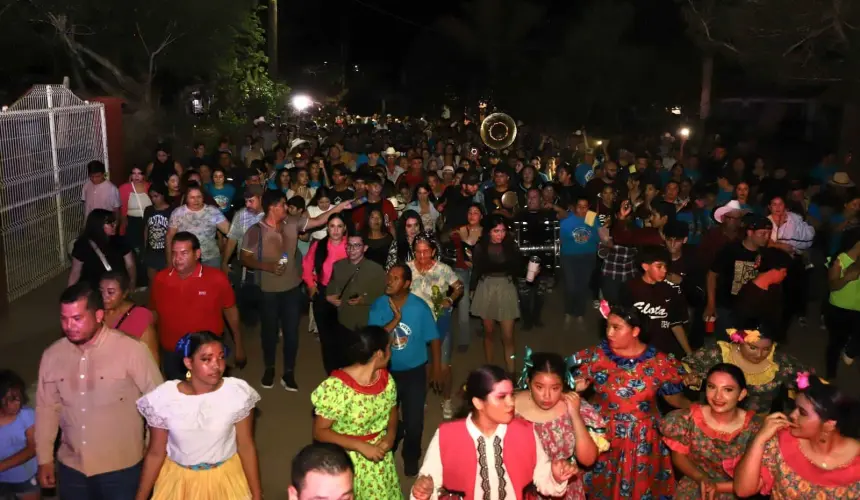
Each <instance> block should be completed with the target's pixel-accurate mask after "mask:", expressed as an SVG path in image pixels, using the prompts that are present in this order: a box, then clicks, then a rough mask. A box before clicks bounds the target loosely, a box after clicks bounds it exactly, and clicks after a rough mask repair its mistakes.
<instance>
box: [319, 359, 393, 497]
mask: <svg viewBox="0 0 860 500" xmlns="http://www.w3.org/2000/svg"><path fill="white" fill-rule="evenodd" d="M379 373H380V375H379V377H378V378H377V380H376V382H374V383H373V384H371V385H367V386H364V385H361V384H359V383H358V382H357V381H356V380H355V379H353V378H352V377H351V376H350V375H349V374H348V373H346V372H345V371H343V370H335V371H333V372H332V374H331V376H330V377H329V378H327V379H325V380H323V381H322V383H321V384H320V385H319V386H317V388H316V389H314V392H313V393H311V402H312V403H313V405H314V411H315V413H316V414H317V415H319V416H320V417H322V418H325V419H327V420H331V421H332V422H333V423H332V426H331V430H332V431H334V432H336V433H338V434H343V435H344V436H349V437H353V438H356V439H361V440H364V441H367V442H368V443H372V444H376V443H378V442H380V441H382V439H383V438H385V435H386V430H387V428H388V419H389V417H390V416H391V409H392V408H394V407H395V406H396V405H397V390H396V388H395V385H394V378H392V377H391V376H390V374H389V373H388V371H387V370H380V372H379ZM348 453H349V456H350V458H352V463H353V465H354V466H355V479H354V483H353V484H354V491H355V499H356V500H401V499H402V498H403V492H402V491H401V490H400V479H399V478H398V477H397V470H396V469H395V468H394V455H393V453H391V452H390V451H389V452H388V453H386V454H385V458H383V459H382V460H381V461H379V462H372V461H370V460H368V459H367V458H365V456H364V455H362V454H361V453H358V452H356V451H349V452H348Z"/></svg>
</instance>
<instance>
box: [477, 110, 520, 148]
mask: <svg viewBox="0 0 860 500" xmlns="http://www.w3.org/2000/svg"><path fill="white" fill-rule="evenodd" d="M516 139H517V123H516V122H515V121H514V119H513V118H511V117H510V116H508V115H506V114H504V113H493V114H491V115H490V116H488V117H486V118H484V121H482V122H481V140H483V141H484V144H486V145H487V147H489V148H490V149H495V150H502V149H507V148H509V147H510V146H511V144H513V143H514V141H515V140H516Z"/></svg>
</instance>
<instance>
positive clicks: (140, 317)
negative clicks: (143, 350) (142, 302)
mask: <svg viewBox="0 0 860 500" xmlns="http://www.w3.org/2000/svg"><path fill="white" fill-rule="evenodd" d="M152 319H153V317H152V312H151V311H150V310H149V309H147V308H145V307H143V306H137V305H135V306H131V309H129V310H128V312H127V313H126V314H124V315H123V316H120V317H119V318H118V319H117V320H116V324H113V325H108V326H109V327H110V328H113V329H116V330H119V331H121V332H122V333H124V334H126V335H129V336H131V337H134V338H136V339H139V338H140V337H142V336H143V332H144V331H145V330H146V327H148V326H149V325H151V324H152Z"/></svg>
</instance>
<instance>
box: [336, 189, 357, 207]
mask: <svg viewBox="0 0 860 500" xmlns="http://www.w3.org/2000/svg"><path fill="white" fill-rule="evenodd" d="M353 198H355V191H353V190H352V189H351V188H346V189H344V190H343V191H337V190H335V189H334V188H332V190H331V203H332V205H337V204H339V203H342V202H344V201H346V200H351V199H353Z"/></svg>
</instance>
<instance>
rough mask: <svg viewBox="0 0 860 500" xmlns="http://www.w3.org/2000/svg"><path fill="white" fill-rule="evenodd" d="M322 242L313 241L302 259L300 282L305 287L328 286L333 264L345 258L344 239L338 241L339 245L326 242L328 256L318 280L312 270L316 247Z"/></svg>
mask: <svg viewBox="0 0 860 500" xmlns="http://www.w3.org/2000/svg"><path fill="white" fill-rule="evenodd" d="M320 241H322V240H314V242H313V243H311V246H310V248H308V253H306V254H305V256H304V258H303V259H302V280H303V281H304V282H305V284H306V285H307V286H316V285H317V284H321V285H328V282H329V281H331V270H332V266H334V263H335V262H337V261H339V260H342V259H345V258H346V238H344V239H342V240H340V243H332V242H331V240H329V242H328V256H326V259H325V262H323V265H322V274H323V275H322V279H318V277H317V275H316V272H315V270H314V267H315V266H314V261H315V259H316V254H317V245H318V244H319V242H320Z"/></svg>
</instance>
